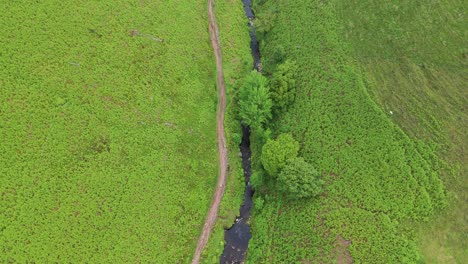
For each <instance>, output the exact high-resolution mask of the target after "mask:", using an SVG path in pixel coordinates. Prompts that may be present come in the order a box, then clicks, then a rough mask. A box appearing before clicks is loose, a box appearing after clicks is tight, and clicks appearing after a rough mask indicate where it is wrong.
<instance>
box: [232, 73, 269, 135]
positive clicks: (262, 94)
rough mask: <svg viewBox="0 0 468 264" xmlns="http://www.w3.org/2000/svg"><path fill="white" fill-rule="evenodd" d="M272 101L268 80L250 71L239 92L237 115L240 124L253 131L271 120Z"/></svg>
mask: <svg viewBox="0 0 468 264" xmlns="http://www.w3.org/2000/svg"><path fill="white" fill-rule="evenodd" d="M271 107H272V101H271V99H270V91H269V88H268V80H267V78H266V77H264V76H263V75H261V74H260V73H259V72H257V71H252V72H251V73H250V74H249V75H248V76H247V78H246V79H245V81H244V84H243V85H242V87H241V89H240V91H239V108H240V110H239V115H240V117H241V119H242V122H243V123H244V124H246V125H248V126H250V127H251V128H253V129H257V128H262V125H263V124H265V123H266V121H268V120H269V119H270V118H271Z"/></svg>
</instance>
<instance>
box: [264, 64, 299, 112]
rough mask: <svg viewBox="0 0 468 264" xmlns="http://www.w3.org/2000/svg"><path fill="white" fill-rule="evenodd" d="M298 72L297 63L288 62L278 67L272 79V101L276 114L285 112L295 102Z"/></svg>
mask: <svg viewBox="0 0 468 264" xmlns="http://www.w3.org/2000/svg"><path fill="white" fill-rule="evenodd" d="M296 71H297V66H296V63H295V62H293V61H290V60H286V61H285V62H284V63H282V64H280V65H278V66H277V68H276V71H275V72H274V73H273V75H272V77H271V84H270V89H271V99H272V101H273V106H274V110H275V112H277V113H279V112H282V111H284V110H285V109H286V108H287V107H288V106H289V105H291V104H292V103H293V102H294V97H295V89H296V80H295V75H296Z"/></svg>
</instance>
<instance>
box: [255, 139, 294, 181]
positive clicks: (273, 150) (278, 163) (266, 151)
mask: <svg viewBox="0 0 468 264" xmlns="http://www.w3.org/2000/svg"><path fill="white" fill-rule="evenodd" d="M298 152H299V142H297V141H296V140H295V139H294V138H293V137H292V136H291V134H281V135H279V136H278V138H277V139H276V140H271V139H269V140H268V141H267V143H266V144H265V145H263V148H262V156H261V161H262V164H263V167H264V168H265V170H266V172H267V173H268V175H270V176H272V177H276V176H278V174H279V172H280V171H281V169H282V168H283V167H284V166H285V165H286V160H288V159H291V158H295V157H297V153H298Z"/></svg>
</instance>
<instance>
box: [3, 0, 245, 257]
mask: <svg viewBox="0 0 468 264" xmlns="http://www.w3.org/2000/svg"><path fill="white" fill-rule="evenodd" d="M234 4H236V5H237V4H238V3H234V2H230V1H225V2H224V3H223V6H224V9H223V13H224V15H223V18H224V20H225V21H223V23H224V24H223V26H222V30H223V32H230V33H229V34H231V35H229V38H228V40H231V41H232V43H230V44H228V43H226V45H225V46H224V47H223V48H225V49H226V50H227V51H226V52H228V55H227V56H226V57H227V58H228V61H227V62H226V64H228V65H227V66H226V67H229V69H231V70H230V71H228V76H229V77H230V78H235V76H236V74H238V72H239V71H241V70H240V69H241V68H242V67H243V66H242V65H243V64H242V63H243V61H242V60H240V61H239V62H237V61H234V57H235V56H234V55H233V54H234V53H237V52H238V49H239V46H241V45H242V46H244V45H245V43H244V42H245V41H244V40H245V37H242V38H241V40H237V39H236V36H237V35H238V34H239V33H238V32H239V29H237V28H240V24H239V22H238V21H240V20H239V19H241V17H240V18H238V15H239V14H240V11H239V8H235V9H231V8H230V6H234ZM2 7H3V10H2V11H3V15H2V16H1V18H0V26H1V28H2V31H1V32H0V87H1V88H0V193H1V200H0V262H18V263H25V262H40V263H42V262H60V263H62V262H73V263H76V262H95V263H108V262H114V263H121V262H125V263H140V262H143V263H145V262H147V263H148V262H151V263H176V262H188V261H189V260H190V259H191V256H192V254H193V251H194V249H195V244H196V241H197V239H198V235H199V232H200V230H201V228H202V226H203V222H204V218H205V215H206V211H207V208H208V206H209V204H210V201H211V198H212V191H211V190H212V189H213V188H214V185H215V184H216V179H217V172H218V169H217V159H216V158H215V157H217V147H216V134H215V127H216V124H215V122H216V120H215V114H216V113H215V111H216V103H217V98H216V86H215V71H214V70H215V65H214V57H213V52H212V48H211V45H210V42H209V35H208V19H207V5H206V3H205V1H189V2H184V3H180V2H179V1H73V2H63V1H55V0H47V1H40V2H35V3H31V2H30V1H10V2H5V3H3V4H2ZM234 18H236V20H235V21H232V22H230V21H228V20H229V19H234ZM231 24H232V26H230V25H231ZM230 27H231V28H232V29H229V28H230ZM242 28H243V25H242ZM229 30H231V31H232V32H231V31H229ZM237 41H239V42H237ZM231 62H232V65H231ZM230 126H231V127H233V125H230ZM233 138H235V137H233ZM234 164H235V163H234ZM234 168H237V169H236V172H235V173H232V175H237V174H238V170H239V169H238V167H236V166H234ZM230 182H231V183H232V184H231V186H230V187H228V188H229V189H228V190H229V193H228V196H227V199H226V202H225V203H226V204H227V205H226V206H225V208H224V209H222V210H223V211H222V214H224V215H226V214H228V213H227V212H226V211H227V209H226V208H227V207H234V208H237V205H238V204H239V203H240V201H239V199H238V198H236V197H238V195H239V194H238V193H236V192H235V191H234V190H235V189H236V188H235V186H237V185H238V183H236V180H235V176H231V180H230ZM238 182H241V181H240V179H239V180H238ZM236 184H237V185H236ZM233 186H234V187H233ZM226 217H227V216H226ZM232 217H233V215H232V213H231V218H232ZM229 221H232V219H230V220H229ZM218 234H219V232H218Z"/></svg>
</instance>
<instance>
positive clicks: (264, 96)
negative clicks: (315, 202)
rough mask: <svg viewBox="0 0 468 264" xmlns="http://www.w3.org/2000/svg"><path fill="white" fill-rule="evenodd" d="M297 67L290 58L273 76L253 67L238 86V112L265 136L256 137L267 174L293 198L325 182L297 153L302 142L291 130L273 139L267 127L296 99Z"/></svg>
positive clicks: (316, 189) (315, 191) (317, 190)
mask: <svg viewBox="0 0 468 264" xmlns="http://www.w3.org/2000/svg"><path fill="white" fill-rule="evenodd" d="M296 71H297V66H296V64H295V63H294V62H293V61H289V60H286V61H284V62H283V63H281V64H279V65H277V67H276V69H275V71H274V72H273V73H272V74H271V75H270V76H271V77H270V78H269V79H270V80H269V79H267V78H266V77H265V76H263V75H262V74H261V73H259V72H257V71H252V72H251V73H250V74H249V75H248V76H247V77H246V78H245V80H244V82H243V85H242V86H241V87H240V90H239V95H238V104H239V116H240V118H241V120H242V123H243V124H244V125H246V126H249V127H250V128H251V129H252V131H253V132H254V134H256V135H261V136H260V137H262V138H260V139H257V141H258V142H260V144H263V143H265V144H264V146H263V147H262V149H261V163H262V165H263V168H264V169H265V171H266V172H267V174H268V176H270V178H272V179H274V180H276V182H277V183H278V184H277V185H278V186H279V187H278V189H279V190H281V191H284V192H286V193H287V194H289V195H290V196H291V197H294V198H307V197H312V196H316V195H318V194H319V193H320V192H321V190H322V189H321V186H322V184H323V183H322V181H321V180H320V179H319V178H318V173H317V171H316V170H315V169H314V168H313V167H312V166H311V165H310V164H309V163H307V162H306V161H305V160H304V159H303V158H300V157H297V155H298V152H299V143H298V142H297V141H296V140H295V139H294V138H293V137H292V136H291V135H290V134H281V135H280V136H278V138H277V139H275V140H272V139H270V134H271V133H270V132H269V130H268V129H266V127H267V124H268V122H269V121H270V120H271V118H272V117H273V115H279V114H281V113H282V112H284V111H285V110H286V109H287V107H288V106H290V105H291V104H292V103H293V102H294V99H295V89H296V82H295V72H296Z"/></svg>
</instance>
